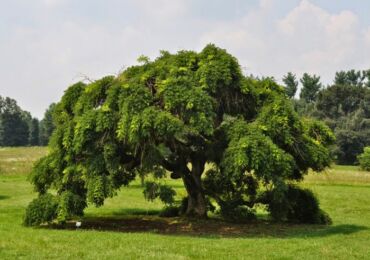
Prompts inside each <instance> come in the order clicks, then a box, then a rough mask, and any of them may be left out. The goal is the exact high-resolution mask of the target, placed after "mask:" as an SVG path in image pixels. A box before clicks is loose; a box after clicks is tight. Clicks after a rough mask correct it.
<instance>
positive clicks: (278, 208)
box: [267, 185, 331, 224]
mask: <svg viewBox="0 0 370 260" xmlns="http://www.w3.org/2000/svg"><path fill="white" fill-rule="evenodd" d="M273 193H274V191H272V193H270V194H269V195H268V196H267V198H268V200H269V202H268V210H269V211H270V214H271V217H272V218H273V219H274V220H276V221H289V222H298V223H305V224H330V223H331V219H330V217H329V216H328V215H327V214H326V213H325V212H324V211H322V210H321V209H320V207H319V202H318V200H317V199H316V197H315V196H314V194H313V193H312V192H311V191H310V190H308V189H300V188H298V187H296V186H293V185H289V186H288V189H287V190H286V191H285V192H284V194H283V196H282V197H281V198H280V199H275V198H274V197H275V196H274V194H273Z"/></svg>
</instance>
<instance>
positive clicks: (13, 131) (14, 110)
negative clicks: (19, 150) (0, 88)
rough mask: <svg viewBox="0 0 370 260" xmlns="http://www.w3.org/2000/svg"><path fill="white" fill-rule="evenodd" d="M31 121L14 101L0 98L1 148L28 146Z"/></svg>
mask: <svg viewBox="0 0 370 260" xmlns="http://www.w3.org/2000/svg"><path fill="white" fill-rule="evenodd" d="M31 120H32V118H31V116H30V114H29V113H28V112H26V111H23V110H22V109H21V108H20V107H19V106H18V105H17V102H16V101H15V100H14V99H11V98H8V97H6V98H3V97H1V96H0V146H26V145H28V143H29V124H30V121H31Z"/></svg>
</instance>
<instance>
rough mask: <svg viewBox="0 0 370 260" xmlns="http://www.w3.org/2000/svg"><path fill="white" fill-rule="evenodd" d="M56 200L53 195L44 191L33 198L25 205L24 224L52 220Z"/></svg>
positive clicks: (36, 223)
mask: <svg viewBox="0 0 370 260" xmlns="http://www.w3.org/2000/svg"><path fill="white" fill-rule="evenodd" d="M57 208H58V200H57V198H56V197H55V196H53V195H51V194H49V193H46V194H43V195H40V196H39V197H38V198H36V199H34V200H33V201H32V202H31V203H30V204H29V206H28V207H27V210H26V214H25V218H24V224H25V225H26V226H37V225H40V224H42V223H47V222H51V221H53V220H54V219H55V218H56V216H57Z"/></svg>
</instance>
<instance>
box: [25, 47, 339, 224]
mask: <svg viewBox="0 0 370 260" xmlns="http://www.w3.org/2000/svg"><path fill="white" fill-rule="evenodd" d="M316 84H317V83H316ZM54 122H55V124H56V128H55V130H54V133H53V135H52V138H51V141H50V143H49V151H50V153H49V154H48V155H47V156H46V157H44V158H42V159H41V160H40V161H38V162H37V163H36V165H35V168H34V170H33V172H32V176H31V181H32V183H33V184H34V186H35V188H36V190H37V191H38V192H39V194H40V197H38V198H36V199H35V201H33V202H32V203H31V204H30V205H29V207H28V209H27V212H30V213H29V214H27V215H26V220H27V221H25V222H26V223H28V224H29V225H34V224H39V223H40V222H43V221H44V222H47V221H51V220H52V219H55V218H56V219H57V220H58V221H60V222H63V221H66V220H67V219H69V218H71V217H73V216H81V215H82V214H83V210H84V208H85V207H86V206H87V204H88V203H92V204H94V205H96V206H101V205H103V203H104V201H105V199H106V198H108V197H111V196H113V195H114V194H115V193H116V190H117V189H119V188H120V187H121V186H124V185H128V184H129V183H130V182H131V181H132V180H134V179H135V177H136V176H137V175H138V174H140V173H141V172H144V173H146V174H152V175H153V178H154V179H157V180H158V178H161V177H164V176H166V175H167V173H169V175H170V177H171V178H173V179H181V180H182V181H183V183H184V187H185V189H186V192H187V197H186V198H184V202H183V206H182V207H181V209H180V211H179V212H181V213H183V214H184V215H186V216H191V217H199V218H204V217H206V216H207V211H208V210H209V209H210V208H212V207H210V206H209V204H210V199H212V201H213V203H217V204H218V206H219V208H220V212H221V215H222V216H223V217H224V218H229V219H231V220H232V221H235V220H236V219H238V220H242V221H247V220H250V219H253V217H254V216H255V215H254V209H253V207H254V206H255V205H256V204H257V203H263V204H265V205H267V206H268V207H267V208H268V209H269V210H270V213H271V216H272V217H274V218H275V219H279V220H289V221H297V222H304V223H321V224H322V223H327V222H326V218H324V217H323V213H322V212H321V210H320V209H319V207H318V203H317V200H316V199H315V197H314V195H313V194H312V193H310V192H307V191H305V190H302V189H300V188H297V187H293V186H292V185H291V184H290V183H292V182H293V181H298V180H301V179H302V178H303V176H304V175H305V174H307V172H308V170H309V169H312V170H314V171H321V170H323V169H324V168H325V167H326V166H328V165H329V164H330V162H331V157H330V153H329V149H328V146H329V144H331V143H332V142H333V139H334V136H333V134H332V132H331V131H330V129H329V128H328V127H326V126H325V125H323V124H322V123H320V122H317V121H314V120H308V119H302V118H300V117H299V116H298V115H297V114H296V112H295V111H294V109H293V107H292V104H291V102H290V100H288V99H287V97H286V95H285V92H284V89H283V87H281V86H279V85H277V84H276V82H274V81H273V80H272V79H271V78H264V79H261V80H258V79H255V78H248V77H245V76H243V74H242V72H241V68H240V66H239V64H238V62H237V60H236V59H235V58H234V57H233V56H231V55H230V54H228V53H227V52H226V51H225V50H223V49H220V48H217V47H216V46H214V45H212V44H210V45H207V46H206V47H205V48H204V49H203V50H202V51H201V52H200V53H196V52H193V51H180V52H178V53H177V54H170V53H168V52H162V53H161V56H160V57H158V58H157V59H155V60H154V61H146V62H144V63H143V64H140V65H137V66H133V67H129V68H127V69H126V70H125V71H124V72H122V74H120V75H119V76H117V77H112V76H108V77H104V78H102V79H100V80H97V81H95V82H92V83H89V84H87V85H86V84H84V83H81V82H79V83H76V84H74V85H73V86H71V87H69V88H68V89H67V90H66V91H65V93H64V96H63V97H62V99H61V101H60V102H59V103H58V104H57V105H56V108H55V112H54ZM207 164H208V165H210V166H211V167H210V168H209V169H206V165H207ZM51 187H52V188H53V190H55V191H56V192H55V194H56V195H52V196H51V197H50V196H49V197H48V196H47V195H45V194H47V192H48V190H49V189H50V188H51ZM145 187H146V188H145V192H144V194H145V197H146V198H148V199H155V198H156V197H158V198H159V199H161V200H162V201H164V202H165V203H167V204H171V203H173V200H172V199H171V197H173V195H174V194H175V192H174V190H173V189H172V188H171V187H166V186H164V185H161V184H153V183H149V184H147V185H145ZM45 200H46V201H45ZM298 200H300V201H301V202H299V201H298ZM55 201H56V203H57V205H55V203H54V202H55ZM302 201H304V202H302ZM48 202H50V203H48ZM306 202H307V203H306ZM44 205H49V206H48V207H45V210H43V207H44ZM307 205H310V206H309V207H308V206H307ZM311 205H312V207H311ZM279 209H284V210H279ZM46 210H48V212H49V213H50V214H49V213H48V214H47V217H43V216H42V214H41V213H42V212H44V211H46ZM49 210H50V211H49ZM34 211H36V213H40V214H33V213H32V212H34ZM302 215H304V217H302ZM34 216H36V217H34ZM39 216H41V217H39ZM33 217H34V218H33Z"/></svg>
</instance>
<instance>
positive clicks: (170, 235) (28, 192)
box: [0, 147, 370, 259]
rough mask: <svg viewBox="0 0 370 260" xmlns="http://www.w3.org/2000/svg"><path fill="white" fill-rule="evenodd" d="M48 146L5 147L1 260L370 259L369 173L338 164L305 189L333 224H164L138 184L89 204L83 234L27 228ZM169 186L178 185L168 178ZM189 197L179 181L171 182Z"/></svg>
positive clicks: (0, 185) (0, 181)
mask: <svg viewBox="0 0 370 260" xmlns="http://www.w3.org/2000/svg"><path fill="white" fill-rule="evenodd" d="M45 153H46V149H45V148H37V147H36V148H12V149H9V148H2V149H0V169H1V171H0V259H17V258H21V259H42V258H48V259H75V258H81V259H82V258H83V259H108V258H110V259H136V258H142V259H148V258H160V259H190V258H213V259H241V258H253V259H271V258H273V259H370V242H369V241H370V173H369V172H360V171H358V170H357V168H356V167H342V166H338V167H337V166H335V167H333V169H330V170H327V171H326V172H325V173H320V174H310V175H309V176H307V178H306V180H305V181H304V183H302V185H303V186H305V187H308V188H310V189H312V190H313V191H314V192H315V193H316V194H317V195H318V197H319V199H320V202H321V205H322V208H323V209H324V210H325V211H327V212H328V213H329V215H330V216H331V217H332V219H333V225H332V226H325V227H323V226H312V225H283V224H270V223H265V222H260V223H258V224H255V225H252V224H250V225H236V224H229V223H223V222H220V221H218V220H215V219H213V220H210V221H208V222H203V221H196V220H193V221H187V220H183V219H180V218H168V219H161V218H159V217H157V216H156V215H155V214H156V213H158V211H159V210H160V209H161V208H162V205H161V204H160V203H158V202H154V203H150V202H146V201H145V200H144V198H143V195H142V190H141V187H140V185H139V181H137V182H134V183H133V184H131V185H130V187H128V188H122V190H121V191H120V192H119V194H118V196H116V197H114V198H111V199H108V200H107V201H106V204H105V205H104V206H103V207H101V208H94V207H90V208H88V209H87V211H86V216H85V218H84V219H83V220H82V227H83V228H82V229H80V230H76V229H75V228H71V227H70V228H69V229H66V230H60V229H46V228H26V227H23V226H22V225H21V223H22V217H23V214H24V209H25V207H26V206H27V204H28V203H29V201H30V200H32V198H34V197H35V196H36V194H35V193H34V192H33V191H32V187H31V185H30V184H29V182H28V181H27V174H28V172H29V170H30V167H31V164H32V161H33V160H35V159H36V158H38V157H40V156H41V155H43V154H45ZM169 182H173V181H171V180H169ZM173 184H174V185H176V188H177V191H178V194H179V195H180V196H181V195H184V194H185V192H184V190H183V188H182V184H181V182H173Z"/></svg>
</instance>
